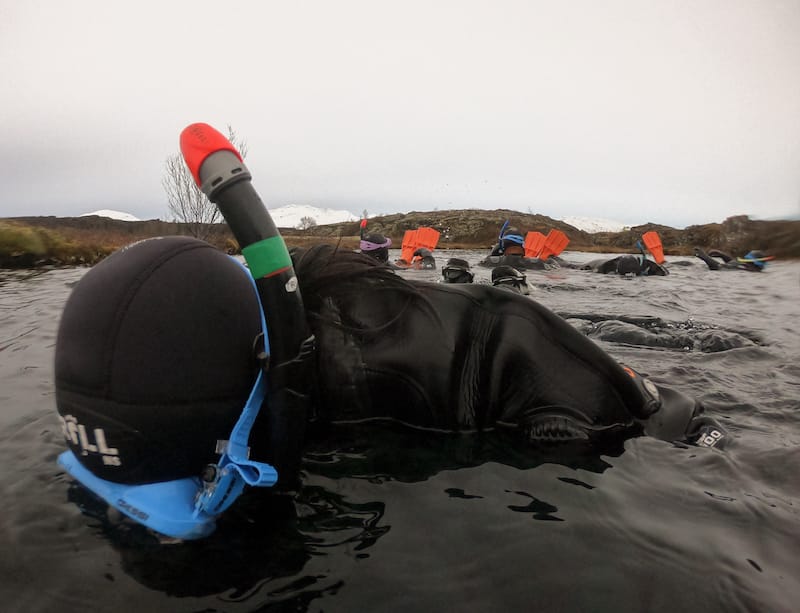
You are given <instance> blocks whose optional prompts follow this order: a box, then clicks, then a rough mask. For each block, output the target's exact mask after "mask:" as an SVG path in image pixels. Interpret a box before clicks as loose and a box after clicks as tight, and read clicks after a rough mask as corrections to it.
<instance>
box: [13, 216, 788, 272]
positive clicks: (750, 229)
mask: <svg viewBox="0 0 800 613" xmlns="http://www.w3.org/2000/svg"><path fill="white" fill-rule="evenodd" d="M278 211H279V209H273V210H271V211H270V214H275V215H276V218H278V219H281V218H280V217H279V216H278V215H277V212H278ZM298 212H303V213H307V212H309V210H308V209H295V213H298ZM345 213H347V212H345ZM351 215H352V214H351ZM320 218H322V219H325V217H322V215H320ZM283 219H288V220H289V221H288V222H287V221H283V222H281V221H279V222H278V224H277V225H278V227H279V228H280V230H281V234H282V235H283V237H284V239H285V240H286V243H287V245H289V246H290V247H293V246H308V245H309V244H313V243H319V242H326V243H329V244H336V245H339V246H341V248H343V249H355V248H356V247H357V246H358V240H359V230H360V228H359V220H358V219H357V218H356V217H355V215H352V219H350V220H348V221H341V222H336V223H326V224H319V220H316V221H317V222H318V225H315V226H312V227H310V228H308V229H305V230H301V229H298V228H297V227H285V226H284V224H286V223H294V221H295V218H294V217H286V218H283ZM505 220H508V221H509V223H510V224H511V225H512V226H515V227H516V228H518V229H519V230H520V232H522V233H523V234H525V233H527V232H529V231H539V232H542V233H543V234H546V233H547V232H549V231H550V230H551V229H553V228H556V229H558V230H561V231H562V232H564V233H565V234H566V235H567V237H568V238H569V239H570V243H569V246H568V248H567V249H568V250H573V251H589V252H605V253H633V252H635V244H636V241H637V240H639V239H640V237H641V236H642V234H643V233H644V232H647V231H649V230H654V231H656V232H658V233H659V235H660V236H661V240H662V242H663V244H664V252H665V253H666V254H668V255H692V254H693V248H694V247H695V246H697V247H702V248H705V249H711V248H716V249H721V250H722V251H727V252H729V253H731V254H733V255H737V254H744V253H747V252H748V251H750V250H751V249H759V250H762V251H765V252H767V253H769V254H771V255H774V256H776V257H778V258H800V220H791V221H764V220H752V219H750V218H749V217H747V216H744V215H742V216H737V217H730V218H728V219H726V220H725V221H723V222H721V223H713V224H704V225H697V226H689V227H687V228H685V229H682V230H679V229H676V228H671V227H669V226H663V225H658V224H653V223H645V224H642V225H639V226H633V227H631V228H626V229H624V230H622V231H618V232H592V233H589V232H587V231H585V230H582V229H579V228H577V227H575V226H573V225H570V224H568V223H566V222H564V221H560V220H556V219H552V218H550V217H547V216H545V215H536V214H530V213H520V212H519V211H511V210H506V209H497V210H493V211H487V210H479V209H469V210H449V211H428V212H415V211H412V212H410V213H406V214H394V215H383V216H377V217H372V218H370V219H369V220H368V224H367V231H369V232H378V233H381V234H383V235H385V236H388V237H390V238H391V239H392V241H393V242H394V244H395V245H398V246H399V245H400V244H401V243H402V240H403V235H404V234H405V231H406V230H413V229H416V228H419V227H421V226H429V227H433V228H436V229H437V230H439V232H441V238H440V240H439V245H438V248H439V249H447V248H452V249H489V248H490V247H491V246H492V245H493V244H494V243H495V242H496V241H497V235H498V232H499V230H500V228H501V227H502V225H503V223H504V222H505ZM298 221H299V220H298ZM190 234H191V232H190V227H189V226H188V225H186V224H180V223H173V222H166V221H161V220H157V219H155V220H148V221H122V220H119V219H113V218H110V217H103V216H99V215H97V214H94V215H88V216H82V217H17V218H10V219H5V220H4V219H0V267H5V268H8V267H31V266H39V265H46V264H92V263H94V262H96V261H98V260H99V259H102V258H103V257H105V256H106V255H108V254H109V253H111V252H112V251H114V250H116V249H118V248H120V247H122V246H124V245H127V244H129V243H132V242H134V241H136V240H141V239H143V238H149V237H153V236H166V235H190ZM206 240H208V242H210V243H212V244H214V245H216V246H217V247H219V248H220V249H223V250H225V251H227V252H228V253H236V252H238V250H239V247H238V245H237V243H236V241H235V240H234V238H233V235H232V233H231V231H230V229H229V228H228V226H227V224H224V223H220V224H214V226H212V228H211V232H210V234H209V236H208V237H207V239H206Z"/></svg>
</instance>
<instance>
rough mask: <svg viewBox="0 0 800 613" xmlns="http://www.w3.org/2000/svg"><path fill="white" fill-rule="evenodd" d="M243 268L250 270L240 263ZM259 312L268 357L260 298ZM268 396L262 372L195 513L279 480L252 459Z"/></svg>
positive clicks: (205, 478) (225, 504) (205, 481)
mask: <svg viewBox="0 0 800 613" xmlns="http://www.w3.org/2000/svg"><path fill="white" fill-rule="evenodd" d="M235 261H236V262H237V263H239V264H240V265H241V266H242V268H244V269H245V270H247V268H246V267H245V266H244V265H243V264H241V262H239V261H238V260H235ZM247 276H248V278H249V279H250V282H251V283H252V285H253V291H254V292H255V293H256V297H258V289H257V288H256V282H255V279H253V276H252V275H251V274H250V271H249V270H248V271H247ZM258 304H259V313H260V314H261V329H262V331H263V337H264V353H265V354H266V355H269V335H268V334H267V320H266V318H265V316H264V308H263V306H262V305H261V299H260V298H258ZM266 396H267V380H266V377H265V375H264V371H263V369H262V370H260V371H259V373H258V377H257V378H256V382H255V385H253V389H252V390H251V391H250V397H249V398H248V399H247V402H246V403H245V405H244V409H242V414H241V415H240V416H239V419H238V420H237V421H236V425H235V426H234V427H233V430H231V435H230V438H229V439H228V440H227V441H222V442H221V443H222V445H221V446H222V449H220V448H219V446H218V449H217V451H220V452H221V453H222V456H221V457H220V459H219V461H218V462H217V463H216V464H212V465H209V466H208V467H206V473H205V474H204V475H203V490H202V492H200V493H199V495H198V496H197V500H196V502H195V513H196V514H199V513H209V514H211V515H216V514H218V513H221V512H223V511H224V510H225V509H227V508H228V507H230V506H231V504H233V502H234V501H235V500H236V499H237V498H238V497H239V495H240V494H241V493H242V490H243V489H244V486H245V485H251V486H254V487H272V486H273V485H275V483H277V481H278V472H277V471H276V470H275V468H274V467H273V466H272V465H270V464H266V463H264V462H255V461H253V460H250V459H249V456H250V447H249V446H248V442H249V440H250V430H251V429H252V428H253V424H254V423H255V421H256V418H257V417H258V412H259V410H260V409H261V406H262V405H263V403H264V399H265V398H266Z"/></svg>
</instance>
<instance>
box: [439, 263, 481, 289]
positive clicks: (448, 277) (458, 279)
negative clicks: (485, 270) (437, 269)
mask: <svg viewBox="0 0 800 613" xmlns="http://www.w3.org/2000/svg"><path fill="white" fill-rule="evenodd" d="M474 279H475V273H473V272H472V271H471V270H470V266H469V262H467V261H466V260H464V259H462V258H450V259H449V260H447V263H446V264H445V265H444V268H442V283H472V281H473V280H474Z"/></svg>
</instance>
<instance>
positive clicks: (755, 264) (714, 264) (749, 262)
mask: <svg viewBox="0 0 800 613" xmlns="http://www.w3.org/2000/svg"><path fill="white" fill-rule="evenodd" d="M694 254H695V255H696V256H697V257H698V258H700V259H701V260H703V261H704V262H705V263H706V264H707V265H708V268H709V269H710V270H747V271H749V272H762V271H763V270H764V268H766V266H767V262H768V261H769V260H771V259H772V258H771V257H769V256H765V255H764V254H763V253H762V252H761V251H750V252H748V253H747V254H746V255H745V256H744V257H741V258H734V257H732V256H730V255H728V254H727V253H724V252H722V251H719V250H718V249H711V250H710V251H709V252H708V253H706V252H705V251H703V250H702V249H700V248H699V247H695V248H694Z"/></svg>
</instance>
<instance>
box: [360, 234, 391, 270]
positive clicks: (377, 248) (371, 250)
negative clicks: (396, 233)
mask: <svg viewBox="0 0 800 613" xmlns="http://www.w3.org/2000/svg"><path fill="white" fill-rule="evenodd" d="M391 246H392V239H391V238H389V237H388V236H384V235H383V234H378V233H372V234H365V235H363V236H362V237H361V240H360V241H359V243H358V248H359V250H360V251H361V253H363V254H365V255H368V256H370V257H372V258H375V259H376V260H378V261H379V262H382V263H384V264H385V263H387V262H388V261H389V247H391Z"/></svg>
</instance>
